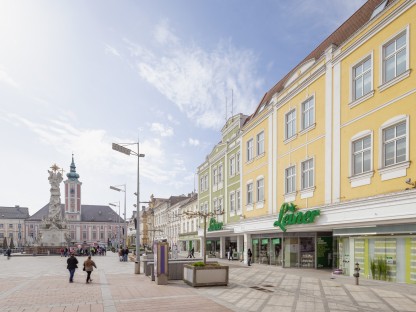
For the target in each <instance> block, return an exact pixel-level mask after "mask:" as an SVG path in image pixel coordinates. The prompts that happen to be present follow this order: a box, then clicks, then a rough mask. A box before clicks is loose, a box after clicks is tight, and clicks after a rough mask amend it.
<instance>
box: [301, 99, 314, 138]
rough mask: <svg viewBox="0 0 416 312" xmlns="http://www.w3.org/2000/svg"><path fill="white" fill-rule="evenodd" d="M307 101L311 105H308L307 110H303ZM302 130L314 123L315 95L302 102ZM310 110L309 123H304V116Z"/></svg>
mask: <svg viewBox="0 0 416 312" xmlns="http://www.w3.org/2000/svg"><path fill="white" fill-rule="evenodd" d="M308 103H312V105H311V107H309V109H308V110H307V111H305V106H306V104H308ZM301 107H302V118H301V119H302V120H301V121H302V131H303V130H306V129H308V128H311V127H312V126H313V125H314V124H315V107H316V105H315V96H311V97H309V98H308V99H306V100H305V101H303V102H302V105H301ZM311 111H312V120H310V121H309V123H308V124H307V125H306V124H305V120H306V118H305V116H306V115H308V116H309V114H310V112H311Z"/></svg>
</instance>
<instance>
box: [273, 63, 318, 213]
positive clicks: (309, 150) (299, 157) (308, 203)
mask: <svg viewBox="0 0 416 312" xmlns="http://www.w3.org/2000/svg"><path fill="white" fill-rule="evenodd" d="M315 68H316V67H315ZM312 70H313V69H312ZM312 95H314V97H315V128H314V129H311V130H309V131H307V132H305V133H300V132H301V121H302V119H301V118H302V117H301V116H302V112H301V111H302V103H303V102H304V101H305V100H307V99H308V98H309V97H310V96H312ZM293 108H296V133H297V137H296V138H295V139H294V140H292V141H290V142H288V143H285V115H286V114H287V113H288V112H289V111H290V110H292V109H293ZM277 120H278V121H277V127H278V131H277V146H278V158H277V199H278V207H280V206H281V204H282V203H283V202H284V200H285V197H284V195H285V169H286V168H288V167H289V166H291V165H296V200H295V201H294V203H295V204H296V205H298V206H299V207H300V208H307V207H314V206H317V205H321V204H323V203H324V196H325V183H324V173H325V137H324V136H325V75H322V76H321V77H319V78H318V79H317V80H315V81H314V82H312V83H311V84H310V85H309V86H308V87H307V88H305V89H303V90H302V91H301V92H300V93H299V94H297V95H296V96H294V97H293V98H292V99H291V100H290V101H289V102H288V103H286V104H284V105H283V106H282V107H280V108H279V109H278V115H277ZM310 157H313V158H314V171H315V172H314V178H315V181H314V184H315V190H314V195H313V197H311V198H308V199H301V196H300V190H301V162H303V161H305V160H307V159H308V158H310Z"/></svg>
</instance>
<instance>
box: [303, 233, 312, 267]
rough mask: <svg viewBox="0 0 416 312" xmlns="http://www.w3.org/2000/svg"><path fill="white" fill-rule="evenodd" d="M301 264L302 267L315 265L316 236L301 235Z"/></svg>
mask: <svg viewBox="0 0 416 312" xmlns="http://www.w3.org/2000/svg"><path fill="white" fill-rule="evenodd" d="M299 243H300V244H299V245H300V266H301V267H302V268H314V267H315V238H314V237H300V238H299Z"/></svg>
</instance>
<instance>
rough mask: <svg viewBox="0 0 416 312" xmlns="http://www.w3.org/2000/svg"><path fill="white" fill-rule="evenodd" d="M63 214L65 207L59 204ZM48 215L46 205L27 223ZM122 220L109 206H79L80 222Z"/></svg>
mask: <svg viewBox="0 0 416 312" xmlns="http://www.w3.org/2000/svg"><path fill="white" fill-rule="evenodd" d="M64 212H65V205H64V204H61V214H62V215H63V214H64ZM48 214H49V204H46V205H45V206H44V207H42V208H41V209H40V210H38V211H37V212H36V213H35V214H33V215H32V216H30V217H29V218H28V219H27V221H39V220H42V219H43V218H44V217H46V216H47V215H48ZM119 218H120V220H123V217H122V216H119V215H118V214H117V213H116V212H115V211H114V210H113V209H111V207H110V206H101V205H81V222H118V220H119Z"/></svg>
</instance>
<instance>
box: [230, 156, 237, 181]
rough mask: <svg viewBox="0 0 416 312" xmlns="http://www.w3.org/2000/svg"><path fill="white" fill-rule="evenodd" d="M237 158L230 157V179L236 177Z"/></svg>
mask: <svg viewBox="0 0 416 312" xmlns="http://www.w3.org/2000/svg"><path fill="white" fill-rule="evenodd" d="M235 173H236V170H235V156H231V157H230V177H233V176H235Z"/></svg>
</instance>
